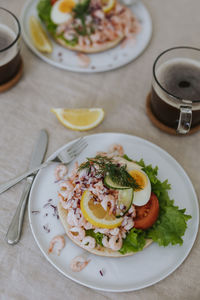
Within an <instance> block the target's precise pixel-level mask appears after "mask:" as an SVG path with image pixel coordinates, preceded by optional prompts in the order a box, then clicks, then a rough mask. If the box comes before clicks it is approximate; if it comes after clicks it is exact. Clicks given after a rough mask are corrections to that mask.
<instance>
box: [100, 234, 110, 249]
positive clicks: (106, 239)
mask: <svg viewBox="0 0 200 300" xmlns="http://www.w3.org/2000/svg"><path fill="white" fill-rule="evenodd" d="M102 244H103V246H104V247H107V248H109V247H110V245H109V241H108V236H107V235H104V237H103V239H102Z"/></svg>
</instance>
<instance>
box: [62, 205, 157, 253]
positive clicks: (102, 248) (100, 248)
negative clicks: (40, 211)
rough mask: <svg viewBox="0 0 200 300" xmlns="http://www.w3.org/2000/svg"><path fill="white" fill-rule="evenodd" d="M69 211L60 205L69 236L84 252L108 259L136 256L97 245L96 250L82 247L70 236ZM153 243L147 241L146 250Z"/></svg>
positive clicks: (64, 225)
mask: <svg viewBox="0 0 200 300" xmlns="http://www.w3.org/2000/svg"><path fill="white" fill-rule="evenodd" d="M67 213H68V212H67V210H66V209H64V208H63V207H62V204H61V203H60V202H59V203H58V214H59V217H60V221H61V223H62V225H63V227H64V229H65V231H66V234H67V236H68V237H69V238H70V239H71V240H72V242H74V243H75V244H76V245H77V246H79V247H81V248H83V249H84V250H87V251H89V252H90V253H92V254H95V255H99V256H108V257H124V256H130V255H133V254H135V253H136V252H129V253H126V254H121V253H120V252H119V251H113V250H111V249H109V248H105V247H101V246H100V245H97V246H96V247H95V248H94V249H88V248H86V247H84V246H82V245H81V243H80V242H79V241H77V240H76V239H73V238H72V237H71V235H69V225H68V223H67ZM152 242H153V241H152V240H151V239H147V240H146V244H145V246H144V248H146V247H148V246H149V245H150V244H151V243H152Z"/></svg>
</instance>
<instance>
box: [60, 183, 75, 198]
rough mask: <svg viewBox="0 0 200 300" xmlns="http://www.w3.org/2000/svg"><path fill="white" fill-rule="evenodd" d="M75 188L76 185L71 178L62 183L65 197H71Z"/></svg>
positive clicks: (61, 191) (61, 187)
mask: <svg viewBox="0 0 200 300" xmlns="http://www.w3.org/2000/svg"><path fill="white" fill-rule="evenodd" d="M73 190H74V186H73V184H72V182H71V181H70V180H66V181H63V182H61V183H60V193H61V194H62V196H63V197H64V198H68V197H70V195H71V194H72V192H73Z"/></svg>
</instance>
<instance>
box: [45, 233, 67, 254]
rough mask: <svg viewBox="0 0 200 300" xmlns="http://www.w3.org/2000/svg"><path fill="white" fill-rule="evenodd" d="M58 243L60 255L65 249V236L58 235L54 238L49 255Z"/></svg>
mask: <svg viewBox="0 0 200 300" xmlns="http://www.w3.org/2000/svg"><path fill="white" fill-rule="evenodd" d="M56 243H58V246H57V254H58V255H60V252H61V250H62V249H63V248H64V247H65V238H64V236H63V235H56V236H54V238H53V239H52V240H51V242H50V245H49V249H48V253H51V252H52V251H53V248H54V245H55V244H56Z"/></svg>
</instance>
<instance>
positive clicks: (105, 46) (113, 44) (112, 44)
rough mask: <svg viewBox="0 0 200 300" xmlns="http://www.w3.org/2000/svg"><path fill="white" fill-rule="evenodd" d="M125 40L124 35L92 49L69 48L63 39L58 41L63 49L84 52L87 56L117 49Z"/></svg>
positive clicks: (88, 47)
mask: <svg viewBox="0 0 200 300" xmlns="http://www.w3.org/2000/svg"><path fill="white" fill-rule="evenodd" d="M123 39H124V35H123V36H121V37H118V38H117V39H115V40H114V41H111V42H106V43H105V44H102V45H99V46H98V47H94V46H93V47H92V46H84V47H82V46H80V45H76V46H73V47H72V46H69V45H67V44H66V43H65V41H63V40H62V39H59V38H57V39H56V41H57V42H58V43H59V44H60V45H62V46H63V47H65V48H67V49H69V50H72V51H77V52H82V53H87V54H92V53H98V52H103V51H106V50H108V49H111V48H114V47H116V46H117V45H118V44H119V43H120V42H121V41H122V40H123Z"/></svg>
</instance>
